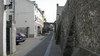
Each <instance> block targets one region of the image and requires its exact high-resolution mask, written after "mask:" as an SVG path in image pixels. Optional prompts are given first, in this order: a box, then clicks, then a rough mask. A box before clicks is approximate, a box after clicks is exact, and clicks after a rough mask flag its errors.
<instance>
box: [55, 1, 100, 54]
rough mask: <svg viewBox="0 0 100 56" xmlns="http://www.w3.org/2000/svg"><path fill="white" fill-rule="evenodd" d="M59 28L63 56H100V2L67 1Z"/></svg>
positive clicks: (57, 40) (59, 41) (57, 39)
mask: <svg viewBox="0 0 100 56" xmlns="http://www.w3.org/2000/svg"><path fill="white" fill-rule="evenodd" d="M57 26H58V28H57V29H56V30H57V31H56V44H59V45H60V47H61V50H62V53H63V56H100V0H67V2H66V4H65V6H64V10H63V11H62V14H61V17H60V19H59V23H57Z"/></svg>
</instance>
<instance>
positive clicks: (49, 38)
mask: <svg viewBox="0 0 100 56" xmlns="http://www.w3.org/2000/svg"><path fill="white" fill-rule="evenodd" d="M16 49H17V51H16V52H15V53H14V54H11V55H8V56H55V55H56V56H60V55H61V52H60V47H59V46H58V45H55V40H54V32H52V31H51V32H49V33H48V34H45V36H40V37H37V38H27V40H26V41H25V42H23V43H20V44H19V45H17V47H16Z"/></svg>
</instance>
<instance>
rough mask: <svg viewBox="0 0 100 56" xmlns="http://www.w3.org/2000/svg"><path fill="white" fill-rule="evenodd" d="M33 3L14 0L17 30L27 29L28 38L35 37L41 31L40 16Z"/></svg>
mask: <svg viewBox="0 0 100 56" xmlns="http://www.w3.org/2000/svg"><path fill="white" fill-rule="evenodd" d="M38 12H39V11H38V9H37V4H36V3H35V1H29V0H15V19H16V27H17V28H27V31H28V35H29V37H33V36H34V37H36V36H37V33H38V31H39V30H41V17H42V16H41V14H39V13H38Z"/></svg>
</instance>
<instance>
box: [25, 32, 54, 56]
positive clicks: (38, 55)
mask: <svg viewBox="0 0 100 56" xmlns="http://www.w3.org/2000/svg"><path fill="white" fill-rule="evenodd" d="M52 36H53V32H50V33H49V35H48V36H47V37H46V38H45V39H44V40H43V41H42V42H41V43H39V44H38V45H37V46H36V47H35V48H33V49H32V50H31V51H30V52H28V53H27V54H26V55H24V56H45V55H47V56H48V54H49V53H46V52H47V51H46V50H48V49H49V48H48V47H49V44H50V41H51V38H52ZM47 48H48V49H47ZM49 51H50V50H49Z"/></svg>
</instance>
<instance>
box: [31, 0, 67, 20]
mask: <svg viewBox="0 0 100 56" xmlns="http://www.w3.org/2000/svg"><path fill="white" fill-rule="evenodd" d="M31 1H36V3H37V4H38V7H39V8H40V9H41V10H44V11H45V18H46V20H47V22H54V21H55V20H56V7H57V6H56V4H57V3H58V4H59V5H60V6H64V5H65V3H66V1H67V0H31Z"/></svg>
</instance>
